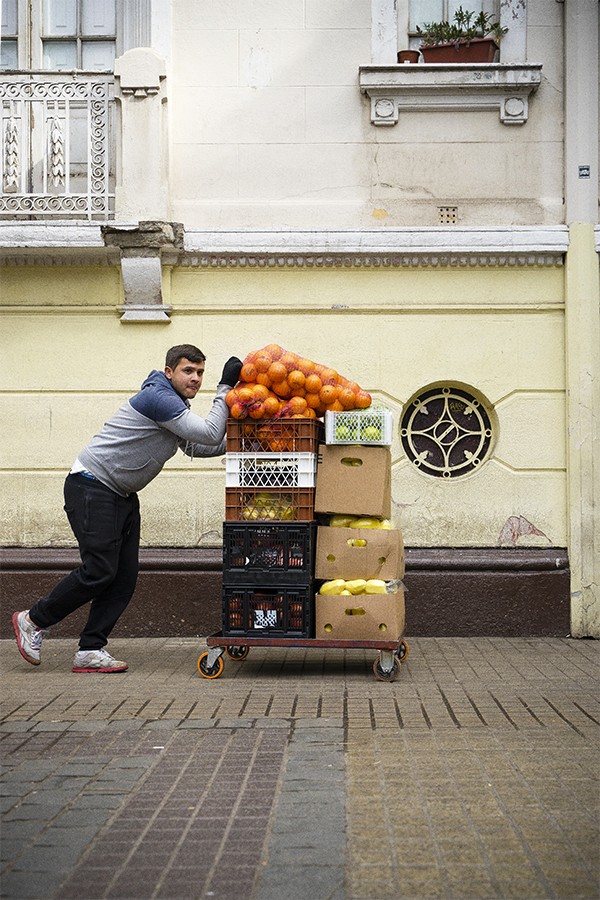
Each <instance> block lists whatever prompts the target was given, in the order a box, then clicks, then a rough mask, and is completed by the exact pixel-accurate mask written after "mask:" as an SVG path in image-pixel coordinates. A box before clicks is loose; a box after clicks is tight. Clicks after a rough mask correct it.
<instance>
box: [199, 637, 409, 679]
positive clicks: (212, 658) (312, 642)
mask: <svg viewBox="0 0 600 900" xmlns="http://www.w3.org/2000/svg"><path fill="white" fill-rule="evenodd" d="M206 645H207V647H208V650H207V651H205V652H204V653H201V654H200V656H199V657H198V672H199V673H200V675H202V677H203V678H209V679H214V678H218V677H219V676H220V675H221V673H222V672H223V668H224V662H223V653H227V656H228V657H229V658H230V659H233V660H238V661H240V660H242V659H245V658H246V656H247V655H248V652H249V649H250V647H288V648H291V647H304V648H306V649H310V650H318V649H337V650H378V651H379V655H378V656H377V657H375V661H374V663H373V672H374V674H375V677H376V678H377V679H378V681H395V679H396V678H397V677H398V675H399V673H400V665H401V663H402V662H403V661H404V660H405V659H406V657H407V656H408V644H407V643H406V641H405V640H404V638H403V637H400V638H399V639H398V640H395V641H377V640H362V641H356V640H354V641H350V640H340V639H337V638H336V639H331V640H327V639H323V638H307V637H284V636H278V637H275V636H272V637H268V636H260V637H249V636H247V635H238V636H235V637H234V636H230V635H224V634H223V632H221V631H219V632H216V633H215V634H211V635H209V636H208V637H207V638H206Z"/></svg>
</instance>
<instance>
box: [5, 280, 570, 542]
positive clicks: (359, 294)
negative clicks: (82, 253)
mask: <svg viewBox="0 0 600 900" xmlns="http://www.w3.org/2000/svg"><path fill="white" fill-rule="evenodd" d="M4 271H5V272H9V270H8V269H5V270H4ZM9 276H10V272H9ZM3 280H4V293H3V297H4V303H5V311H4V316H3V328H2V336H1V338H0V340H1V342H2V358H3V361H4V365H3V369H2V375H1V379H2V383H1V395H0V399H1V402H2V420H3V422H5V423H7V422H8V423H10V427H9V428H3V429H2V434H1V436H0V451H1V453H0V455H1V458H2V470H1V471H0V520H1V522H2V526H1V531H0V544H3V545H24V546H37V545H42V546H63V545H70V544H71V543H72V536H71V533H70V530H69V528H68V525H67V523H66V518H65V517H64V515H63V513H62V512H61V506H62V498H61V492H62V481H63V478H64V475H65V472H66V471H67V470H68V468H69V467H70V465H71V463H72V462H73V460H74V458H75V456H76V454H77V452H78V450H79V449H80V448H81V447H82V446H83V445H84V444H85V443H86V441H87V440H88V439H89V437H90V436H91V435H92V434H93V433H94V432H95V431H96V430H97V429H98V428H99V427H100V426H101V425H102V423H103V422H104V421H105V419H106V418H107V417H109V416H110V415H111V414H112V413H113V412H114V410H115V409H116V408H117V406H118V405H119V404H120V403H121V402H122V401H123V400H124V399H125V398H126V397H127V396H129V395H131V394H132V393H134V392H135V391H136V390H137V389H138V387H139V384H140V382H141V381H142V379H143V378H144V377H145V376H146V375H147V373H148V371H149V370H150V369H151V368H155V367H159V368H162V366H163V363H164V354H165V351H166V350H167V349H168V347H170V346H171V345H173V344H177V343H182V342H187V341H191V342H193V343H195V344H197V345H198V346H200V347H201V348H202V349H203V350H204V352H205V353H206V354H207V357H208V360H207V371H206V377H205V385H204V389H203V391H202V394H201V395H199V397H198V398H197V399H196V401H195V402H194V407H193V408H194V410H195V411H197V412H199V413H200V414H202V411H203V410H205V409H207V407H208V405H209V403H210V400H211V396H212V390H213V389H214V386H215V384H216V382H217V380H218V377H219V375H220V372H221V367H222V365H223V363H224V361H225V359H227V357H228V356H229V355H231V354H236V355H239V356H240V357H243V356H244V355H245V354H246V353H247V352H249V351H250V350H253V349H257V348H258V347H261V346H263V345H265V344H266V343H269V342H272V341H275V342H278V343H280V344H282V345H283V346H284V347H287V348H289V349H292V350H295V351H296V352H299V353H302V354H303V355H305V356H308V357H309V358H312V359H314V360H316V361H318V362H326V363H328V364H329V365H331V366H333V367H334V368H336V369H337V370H338V371H339V372H341V373H342V374H344V375H346V376H347V377H350V378H353V379H356V380H358V381H359V382H360V383H361V385H362V386H364V387H365V388H367V389H368V390H370V391H371V392H372V393H373V395H374V397H375V399H379V400H382V401H383V402H384V403H386V404H387V405H389V406H390V407H391V408H392V409H393V410H394V413H395V429H396V435H395V439H394V446H393V500H394V518H395V521H396V524H397V526H398V527H401V528H402V529H403V531H404V537H405V541H406V543H407V545H413V546H494V545H496V544H497V543H498V540H499V535H500V532H501V530H502V528H503V526H504V525H505V523H506V522H507V520H508V519H509V518H510V517H511V516H523V517H525V518H526V519H527V520H528V521H530V522H531V523H532V524H533V525H534V526H535V528H536V529H537V530H539V531H540V532H542V533H543V535H545V537H542V536H535V535H534V536H531V535H530V536H526V535H525V536H523V537H522V538H521V539H520V540H519V544H520V545H521V546H523V545H527V544H533V545H535V544H538V545H541V546H546V545H549V544H550V545H554V546H564V545H565V543H566V519H567V515H566V506H565V449H564V426H563V423H564V416H565V412H564V400H565V398H564V363H563V360H564V347H563V331H564V321H563V270H562V268H560V267H556V268H554V267H539V268H538V267H533V266H532V267H527V268H522V269H518V270H517V269H512V268H510V267H508V268H481V269H470V268H465V269H454V270H449V269H447V268H438V269H422V270H415V269H397V270H387V271H381V270H367V269H365V270H358V271H354V270H352V269H350V270H336V271H334V270H330V271H327V270H322V271H314V270H313V271H311V270H291V269H290V270H286V269H282V270H274V271H268V272H265V271H240V270H225V271H213V270H202V269H191V268H190V269H177V270H174V271H173V273H172V275H171V283H170V285H168V286H167V288H168V292H169V296H170V302H171V303H172V304H173V315H172V320H171V323H170V324H168V325H164V326H162V325H144V324H135V325H124V324H123V323H121V321H120V319H119V312H118V306H119V304H120V303H121V289H120V284H119V279H118V270H117V269H113V268H110V267H105V268H95V269H86V268H84V267H53V268H38V267H26V268H20V269H19V277H18V278H11V277H9V278H7V279H3ZM334 304H342V305H343V306H345V307H348V308H341V309H332V308H331V307H332V306H333V305H334ZM47 306H50V307H52V309H51V310H49V309H48V308H47ZM44 307H45V308H44ZM276 308H279V309H280V310H281V312H280V313H278V314H277V315H274V309H276ZM9 309H10V311H9ZM447 380H451V381H453V382H460V383H464V384H466V385H468V386H471V387H473V388H475V389H476V390H477V391H480V392H481V393H482V394H483V395H484V396H485V397H486V398H487V400H488V401H489V402H490V403H491V404H492V405H493V408H494V415H495V421H496V425H497V442H496V444H495V447H494V451H493V454H492V457H491V459H489V460H488V462H486V463H485V464H484V465H483V466H482V467H481V468H480V469H479V470H478V471H477V472H476V473H474V474H473V475H470V476H467V477H465V478H462V479H458V480H452V481H451V482H447V481H443V480H442V479H438V478H432V477H430V476H426V475H423V474H422V473H420V472H418V471H417V470H416V469H415V468H414V466H413V465H412V464H411V463H410V462H408V460H407V459H406V457H405V456H404V454H403V452H402V449H401V446H400V443H399V440H398V434H397V432H398V425H399V420H400V415H401V412H402V409H403V406H404V404H405V403H406V402H407V400H408V399H409V398H410V397H411V395H412V394H413V393H414V392H416V391H417V390H419V389H421V388H423V387H425V386H427V385H429V384H432V383H435V382H438V381H447ZM224 483H225V482H224V466H223V461H222V460H221V459H215V460H210V461H206V462H204V463H198V462H196V461H194V462H191V461H189V460H188V459H187V458H186V457H184V456H183V454H180V455H178V456H177V457H176V458H175V459H174V460H173V461H171V462H170V463H169V464H168V465H167V467H166V469H165V471H164V472H163V473H162V475H161V476H160V477H159V478H158V479H157V480H156V481H155V482H153V483H152V484H151V485H149V486H148V487H147V488H146V489H145V490H144V492H143V495H142V501H143V522H144V525H143V543H144V544H145V545H148V546H196V545H203V546H215V545H218V544H219V543H220V540H221V527H222V522H223V518H224Z"/></svg>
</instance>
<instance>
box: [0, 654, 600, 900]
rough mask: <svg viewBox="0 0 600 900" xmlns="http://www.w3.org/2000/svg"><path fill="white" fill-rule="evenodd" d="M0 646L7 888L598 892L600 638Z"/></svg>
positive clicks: (185, 893)
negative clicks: (396, 671)
mask: <svg viewBox="0 0 600 900" xmlns="http://www.w3.org/2000/svg"><path fill="white" fill-rule="evenodd" d="M408 643H409V648H410V652H409V656H408V658H407V659H406V661H405V662H404V664H403V665H402V670H401V674H400V677H399V679H398V680H397V681H395V682H394V683H391V684H389V683H383V682H380V681H377V680H376V679H375V678H374V676H373V672H372V663H373V659H374V656H375V653H374V651H372V650H371V651H366V650H333V649H332V650H329V649H327V650H321V649H319V650H316V649H312V648H311V649H310V650H302V649H298V648H294V649H290V650H286V649H280V648H252V650H251V651H250V654H249V656H248V657H247V659H246V660H244V661H243V662H237V661H233V660H230V659H226V661H225V668H224V672H223V675H222V676H221V677H220V678H218V679H215V680H211V681H209V680H206V679H204V678H201V677H200V676H199V675H198V673H197V670H196V660H197V657H198V655H199V652H200V651H201V650H202V649H203V647H204V645H203V642H202V640H201V639H198V640H197V641H195V640H191V639H185V640H179V639H152V640H118V639H117V640H113V641H111V644H110V649H111V651H112V652H113V653H114V654H115V655H116V656H118V657H119V658H124V659H126V660H127V661H128V662H129V665H130V669H129V672H127V673H124V674H121V675H116V674H114V675H74V674H73V673H71V671H70V666H71V660H72V655H73V652H74V643H73V641H67V640H58V639H54V640H52V639H46V641H45V642H44V646H43V651H42V665H41V666H40V667H39V668H34V667H32V666H28V665H27V664H26V663H25V662H24V661H23V660H22V659H21V657H20V656H19V654H18V652H17V650H16V648H15V646H14V644H13V642H11V641H2V642H0V661H1V668H2V682H3V691H2V697H3V700H2V715H1V724H0V746H1V747H2V762H3V777H2V814H3V823H2V844H1V846H2V881H1V889H0V894H1V896H2V897H3V898H9V900H16V898H39V900H41V898H44V900H50V898H54V900H67V898H86V900H103V898H117V900H131V898H137V897H139V898H148V900H149V898H182V900H184V898H205V897H214V898H220V900H229V898H235V900H280V898H282V897H285V898H289V900H386V898H392V897H393V898H408V900H410V898H446V900H449V898H456V900H463V898H477V900H479V898H486V897H495V898H524V900H531V898H536V897H550V898H598V897H599V896H600V879H599V853H598V848H599V841H598V837H599V828H598V814H599V811H600V798H599V792H598V775H599V759H600V756H599V754H598V744H599V741H598V736H599V733H600V728H599V726H600V701H599V694H598V657H599V648H600V645H599V644H598V642H595V641H589V640H583V641H575V640H568V639H559V638H556V639H551V638H542V639H524V638H523V639H514V638H505V639H500V638H494V639H491V638H477V639H472V638H456V639H452V638H443V639H436V638H420V639H413V640H411V639H410V638H408Z"/></svg>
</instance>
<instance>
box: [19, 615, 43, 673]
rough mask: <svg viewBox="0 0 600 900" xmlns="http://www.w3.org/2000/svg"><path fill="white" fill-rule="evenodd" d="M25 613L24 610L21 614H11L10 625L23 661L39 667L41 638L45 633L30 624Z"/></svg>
mask: <svg viewBox="0 0 600 900" xmlns="http://www.w3.org/2000/svg"><path fill="white" fill-rule="evenodd" d="M27 613H28V611H27V610H26V609H24V610H23V611H22V612H16V613H13V617H12V623H13V628H14V630H15V637H16V639H17V647H18V648H19V653H20V654H21V656H22V657H23V659H26V660H27V662H28V663H31V665H32V666H39V664H40V662H41V659H40V650H41V647H42V638H43V637H44V635H45V634H46V633H47V632H46V631H45V630H44V629H43V628H38V627H37V625H34V624H33V622H30V621H29V618H28V616H27Z"/></svg>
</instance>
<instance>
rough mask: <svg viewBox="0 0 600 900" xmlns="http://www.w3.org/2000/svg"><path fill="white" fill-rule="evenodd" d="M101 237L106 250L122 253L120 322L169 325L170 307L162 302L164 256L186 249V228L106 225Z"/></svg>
mask: <svg viewBox="0 0 600 900" xmlns="http://www.w3.org/2000/svg"><path fill="white" fill-rule="evenodd" d="M102 235H103V238H104V243H105V245H106V246H107V247H118V248H119V249H120V251H121V277H122V281H123V293H124V296H125V305H124V306H122V307H120V312H121V313H122V315H121V321H122V322H162V323H169V322H170V321H171V320H170V312H171V307H170V306H168V305H166V304H165V303H164V299H163V284H162V257H163V255H164V254H168V253H170V252H172V251H177V250H180V249H182V248H183V226H182V225H180V224H179V223H176V222H140V223H139V224H138V225H135V226H126V225H125V226H119V225H104V226H102Z"/></svg>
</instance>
